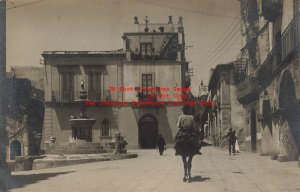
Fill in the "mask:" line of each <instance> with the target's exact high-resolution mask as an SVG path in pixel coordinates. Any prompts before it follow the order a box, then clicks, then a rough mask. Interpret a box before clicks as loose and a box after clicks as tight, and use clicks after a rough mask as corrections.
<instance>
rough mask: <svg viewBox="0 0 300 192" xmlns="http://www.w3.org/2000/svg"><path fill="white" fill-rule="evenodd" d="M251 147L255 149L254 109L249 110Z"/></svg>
mask: <svg viewBox="0 0 300 192" xmlns="http://www.w3.org/2000/svg"><path fill="white" fill-rule="evenodd" d="M251 149H252V151H256V111H255V110H254V109H253V110H252V111H251Z"/></svg>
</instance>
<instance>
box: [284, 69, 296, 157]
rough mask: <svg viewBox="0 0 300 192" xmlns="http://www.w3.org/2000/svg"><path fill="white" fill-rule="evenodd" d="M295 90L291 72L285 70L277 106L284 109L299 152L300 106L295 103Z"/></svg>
mask: <svg viewBox="0 0 300 192" xmlns="http://www.w3.org/2000/svg"><path fill="white" fill-rule="evenodd" d="M295 100H296V91H295V84H294V80H293V78H292V75H291V73H290V72H289V71H288V70H286V71H285V72H284V73H283V75H282V79H281V82H280V87H279V107H280V108H282V109H283V110H284V114H285V117H286V120H287V122H288V126H289V128H290V131H291V134H292V138H291V139H293V140H294V143H295V145H296V147H297V150H298V153H299V152H300V128H299V124H300V120H299V116H300V106H299V104H298V105H297V104H296V103H295Z"/></svg>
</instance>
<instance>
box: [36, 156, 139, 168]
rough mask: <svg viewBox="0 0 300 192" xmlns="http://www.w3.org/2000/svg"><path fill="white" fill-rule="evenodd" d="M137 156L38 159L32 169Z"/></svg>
mask: <svg viewBox="0 0 300 192" xmlns="http://www.w3.org/2000/svg"><path fill="white" fill-rule="evenodd" d="M137 156H138V155H137V154H105V155H98V156H57V157H53V156H52V157H47V158H44V159H36V160H34V161H33V165H32V169H46V168H54V167H61V166H68V165H76V164H81V163H91V162H99V161H111V160H120V159H130V158H137Z"/></svg>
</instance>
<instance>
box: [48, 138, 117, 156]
mask: <svg viewBox="0 0 300 192" xmlns="http://www.w3.org/2000/svg"><path fill="white" fill-rule="evenodd" d="M45 152H46V154H96V153H112V152H113V149H103V147H102V146H101V145H100V143H92V142H77V141H76V142H74V143H69V142H62V143H49V145H48V147H47V148H46V150H45Z"/></svg>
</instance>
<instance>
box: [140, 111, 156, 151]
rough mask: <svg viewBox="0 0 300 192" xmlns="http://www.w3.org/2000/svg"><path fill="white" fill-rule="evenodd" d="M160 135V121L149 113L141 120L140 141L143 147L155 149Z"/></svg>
mask: <svg viewBox="0 0 300 192" xmlns="http://www.w3.org/2000/svg"><path fill="white" fill-rule="evenodd" d="M157 137H158V123H157V120H156V118H155V117H154V116H152V115H150V114H147V115H144V116H143V117H141V119H140V120H139V143H140V147H141V148H142V149H154V148H155V147H156V139H157Z"/></svg>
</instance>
